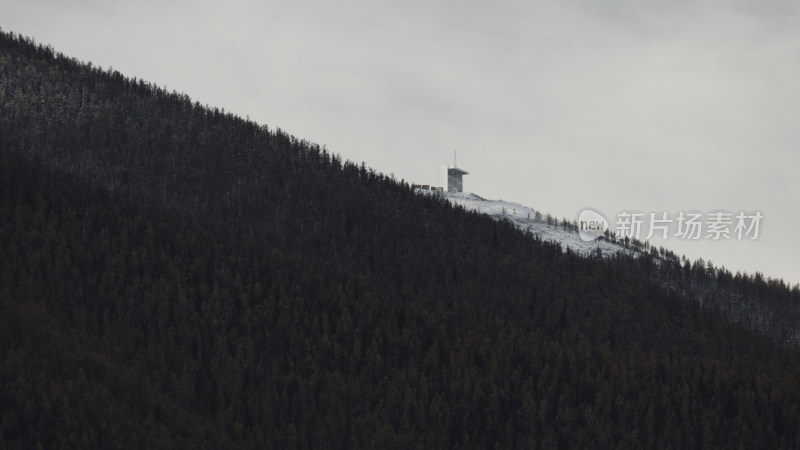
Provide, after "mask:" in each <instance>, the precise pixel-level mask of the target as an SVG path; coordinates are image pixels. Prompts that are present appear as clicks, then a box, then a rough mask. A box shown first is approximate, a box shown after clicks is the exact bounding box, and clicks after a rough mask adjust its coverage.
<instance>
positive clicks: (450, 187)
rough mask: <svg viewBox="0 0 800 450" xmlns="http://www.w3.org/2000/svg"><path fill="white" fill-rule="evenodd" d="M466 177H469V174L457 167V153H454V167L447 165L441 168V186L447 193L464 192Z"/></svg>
mask: <svg viewBox="0 0 800 450" xmlns="http://www.w3.org/2000/svg"><path fill="white" fill-rule="evenodd" d="M464 175H469V172H467V171H466V170H463V169H459V168H458V167H456V156H455V153H453V167H450V166H449V165H447V164H445V165H442V166H439V184H441V185H442V188H444V190H446V191H447V192H464V178H463V177H464Z"/></svg>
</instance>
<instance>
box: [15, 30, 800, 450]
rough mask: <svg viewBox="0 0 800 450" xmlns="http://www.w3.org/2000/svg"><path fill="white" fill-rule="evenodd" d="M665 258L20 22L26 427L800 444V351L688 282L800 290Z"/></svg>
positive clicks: (29, 440)
mask: <svg viewBox="0 0 800 450" xmlns="http://www.w3.org/2000/svg"><path fill="white" fill-rule="evenodd" d="M654 261H655V260H654V259H651V258H631V257H629V256H626V255H624V254H619V253H618V254H616V256H613V257H600V256H596V255H592V254H589V255H584V254H578V253H576V252H573V251H570V250H565V249H562V247H561V246H560V245H556V244H553V243H551V242H548V241H547V240H545V239H543V238H542V237H537V236H535V235H533V234H531V233H528V232H526V231H525V230H521V229H519V228H518V227H517V226H515V225H514V224H513V223H509V222H507V221H497V220H493V219H492V218H491V217H488V216H485V215H483V214H479V213H477V212H469V211H466V210H464V209H463V208H460V207H454V206H453V205H451V204H450V203H449V202H447V201H446V200H444V199H441V198H436V197H429V196H423V195H417V194H415V193H414V191H413V190H412V189H411V187H410V186H409V185H408V184H407V183H405V182H403V181H402V180H401V181H398V180H394V179H392V178H390V177H387V176H385V175H383V174H380V173H376V172H374V171H373V170H371V169H369V168H368V167H366V165H365V164H363V163H362V164H355V163H353V162H349V161H345V160H343V158H341V157H340V156H338V155H335V154H331V153H330V152H328V151H327V150H326V149H325V148H324V147H320V146H318V145H316V144H312V143H308V142H305V141H303V140H300V139H297V138H294V137H292V136H289V135H287V134H286V133H284V132H282V131H280V130H272V129H270V128H268V127H267V126H265V125H259V124H256V123H253V122H250V121H246V120H243V119H241V118H239V117H237V116H234V115H232V114H230V113H225V112H223V111H220V110H217V109H215V108H209V107H206V106H203V105H200V104H197V103H193V102H192V101H191V99H190V98H189V97H188V96H186V95H183V94H178V93H174V92H173V93H169V92H166V91H164V90H163V89H160V88H157V87H155V86H154V85H152V84H149V83H145V82H143V81H141V80H131V79H128V78H125V77H124V76H123V75H122V74H119V73H117V72H109V71H105V70H101V69H98V68H96V67H92V66H90V65H88V64H83V63H80V62H78V61H76V60H74V59H71V58H68V57H66V56H64V55H61V54H58V53H56V52H55V51H53V50H52V49H50V48H47V47H41V46H37V45H34V44H33V43H32V42H31V41H30V40H27V39H23V38H19V37H18V36H15V35H11V34H7V33H4V34H0V277H2V278H0V333H2V335H0V447H3V448H34V447H37V446H39V445H41V446H42V447H45V448H49V447H81V448H87V447H96V448H175V447H179V448H240V447H245V448H348V449H349V448H410V447H415V448H612V447H613V448H616V447H621V448H627V447H647V448H655V447H658V448H668V447H671V448H699V447H704V448H705V447H715V446H719V447H739V446H741V447H744V448H765V449H767V448H796V447H798V446H800V433H798V431H797V429H796V426H795V425H796V424H797V423H799V422H800V408H798V406H800V355H798V353H797V351H796V350H794V349H792V348H788V347H787V346H784V345H778V344H776V339H773V338H772V337H768V336H765V335H764V334H763V333H759V332H755V331H752V330H750V329H748V328H747V327H745V326H742V325H741V324H737V323H734V322H732V321H730V320H728V319H727V318H726V317H724V316H723V315H721V314H719V313H718V312H717V311H715V310H714V309H713V308H705V307H701V306H700V304H699V303H698V302H697V301H695V300H694V299H693V298H690V297H689V296H688V295H687V294H686V293H685V292H684V291H685V290H684V289H683V288H682V286H688V285H695V286H705V285H706V283H711V282H713V283H730V284H731V285H732V286H737V287H738V288H739V289H741V291H742V292H751V291H752V292H760V293H761V294H762V295H764V296H765V298H769V301H772V300H773V299H776V300H775V302H778V300H777V299H781V300H780V301H785V302H788V304H790V305H791V304H792V303H791V302H793V301H795V299H797V296H798V293H797V292H796V291H792V290H790V289H789V288H788V287H786V286H785V285H782V284H781V283H779V282H774V281H772V280H763V279H760V278H758V277H746V276H738V275H737V277H738V278H737V277H731V279H730V280H727V278H724V276H722V277H721V276H719V274H718V272H716V271H715V272H714V273H713V276H709V272H708V270H707V268H706V266H705V265H700V266H699V268H698V266H697V265H692V264H689V266H688V271H685V270H684V267H685V266H683V265H681V264H680V263H679V264H678V266H677V267H671V268H667V266H668V264H667V263H662V264H660V265H659V266H658V267H661V268H662V269H663V270H656V269H655V267H656V263H655V262H654ZM662 261H672V258H671V257H669V258H665V259H663V260H662ZM678 274H679V275H678ZM659 277H661V278H659ZM675 277H680V278H679V279H680V280H681V281H680V282H678V281H675V284H674V285H673V287H669V285H670V284H671V283H672V281H671V280H676V279H677V278H675ZM691 292H694V291H691ZM776 311H777V310H776Z"/></svg>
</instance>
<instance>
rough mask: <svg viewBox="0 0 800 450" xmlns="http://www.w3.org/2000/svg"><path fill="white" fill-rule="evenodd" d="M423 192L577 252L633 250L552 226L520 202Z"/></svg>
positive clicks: (468, 194)
mask: <svg viewBox="0 0 800 450" xmlns="http://www.w3.org/2000/svg"><path fill="white" fill-rule="evenodd" d="M419 192H423V193H430V194H433V195H441V196H443V197H445V198H446V199H447V200H448V201H450V203H452V204H454V205H461V206H463V207H464V208H465V209H468V210H473V211H477V212H479V213H482V214H488V215H490V216H492V217H494V218H495V219H498V220H500V219H508V220H510V221H511V222H512V223H514V224H515V225H516V226H517V227H519V228H520V229H522V230H526V231H530V232H531V233H533V234H534V235H538V236H539V237H540V238H541V239H542V240H545V241H551V242H557V243H559V244H561V247H562V248H564V249H567V248H569V249H571V250H572V251H574V252H576V253H581V254H590V253H594V252H596V251H597V249H598V248H599V249H600V252H601V253H602V254H603V255H604V256H610V255H613V254H614V253H617V252H620V251H621V252H625V253H630V252H631V250H630V249H626V248H625V247H623V246H622V245H619V244H616V243H614V242H610V241H607V240H605V239H603V238H601V239H596V240H594V241H591V242H587V241H584V240H583V239H581V237H580V236H579V234H578V231H577V230H575V229H574V228H572V227H567V228H566V229H565V228H564V227H563V225H562V224H561V221H560V220H559V221H558V225H555V226H554V225H549V224H548V223H547V221H546V219H545V217H546V213H541V212H540V214H541V217H540V219H539V220H536V210H535V209H533V208H529V207H527V206H523V205H521V204H519V203H513V202H507V201H503V200H487V199H484V198H482V197H480V196H478V195H475V194H471V193H466V192H435V193H434V192H432V191H419Z"/></svg>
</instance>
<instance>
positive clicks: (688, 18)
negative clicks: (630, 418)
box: [0, 0, 800, 283]
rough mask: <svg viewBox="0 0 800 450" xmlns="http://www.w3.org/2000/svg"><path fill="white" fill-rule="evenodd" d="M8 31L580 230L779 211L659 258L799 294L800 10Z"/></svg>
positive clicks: (42, 9) (404, 16)
mask: <svg viewBox="0 0 800 450" xmlns="http://www.w3.org/2000/svg"><path fill="white" fill-rule="evenodd" d="M0 27H2V28H3V29H4V30H6V31H9V30H10V31H14V32H18V33H22V34H25V35H28V36H32V37H34V38H35V39H36V40H37V41H38V42H43V43H47V44H51V45H52V46H53V47H54V48H55V49H56V50H59V51H62V52H64V53H66V54H67V55H70V56H74V57H77V58H78V59H81V60H84V61H91V62H92V63H93V64H95V65H100V66H102V67H113V68H114V69H116V70H119V71H120V72H123V73H124V74H126V75H128V76H131V77H133V76H135V77H138V78H143V79H146V80H148V81H151V82H154V83H156V84H158V85H159V86H166V87H167V88H168V89H170V90H176V91H180V92H185V93H187V94H189V95H190V96H191V97H192V98H193V99H195V100H198V101H200V102H201V103H206V104H209V105H211V106H217V107H220V108H225V109H226V110H227V111H231V112H234V113H236V114H239V115H241V116H243V117H244V116H249V117H250V118H251V119H253V120H255V121H257V122H260V123H266V124H268V125H269V126H270V127H271V128H275V127H280V128H282V129H283V130H285V131H287V132H289V133H291V134H294V135H295V136H297V137H299V138H303V139H307V140H309V141H312V142H316V143H319V144H321V145H325V146H326V147H327V148H328V149H329V150H330V151H333V152H336V153H340V154H341V155H342V156H343V157H344V158H347V159H350V160H353V161H356V162H361V161H365V162H366V163H367V165H369V166H371V167H373V168H375V169H376V170H379V171H382V172H384V173H387V174H389V173H393V174H394V175H395V176H396V177H397V178H398V179H400V178H402V179H405V180H407V181H414V182H418V183H436V181H437V179H436V177H437V172H436V167H437V166H438V165H440V164H443V163H448V162H450V163H452V157H453V151H457V152H458V165H459V166H460V167H462V168H464V169H465V170H467V171H469V172H470V174H469V175H467V176H466V177H465V189H466V190H468V191H471V192H475V193H477V194H479V195H481V196H484V197H487V198H495V199H499V198H502V199H504V200H512V201H517V202H520V203H523V204H525V205H528V206H531V207H534V208H537V209H539V210H541V211H544V212H550V213H552V214H553V215H555V216H557V217H568V218H570V219H573V218H575V217H576V216H577V214H578V212H579V210H580V209H581V208H583V207H585V206H591V207H594V208H596V209H598V210H600V211H602V212H604V213H605V214H606V216H607V217H609V219H612V220H614V218H615V217H616V214H617V213H618V212H620V211H626V210H638V211H645V212H650V211H653V212H661V211H666V212H669V213H670V215H676V214H677V213H678V212H679V211H688V210H697V211H701V212H710V211H713V210H718V209H723V210H728V211H731V212H734V213H735V212H738V211H742V210H744V211H755V210H758V211H761V213H762V214H763V215H764V219H763V221H762V222H761V230H760V237H759V239H758V240H756V241H738V240H736V239H733V240H727V241H723V242H711V241H681V240H679V239H673V238H670V239H668V240H667V241H666V242H663V243H661V242H658V241H656V243H657V244H663V245H665V246H666V247H669V248H671V249H673V250H675V251H677V252H678V253H681V254H686V255H687V256H689V257H691V258H693V259H694V258H698V257H703V258H704V259H711V260H712V261H714V262H715V263H716V264H717V265H724V266H726V267H727V268H729V269H731V270H733V271H736V270H744V271H748V272H750V273H752V272H754V271H756V270H758V271H762V272H763V273H764V274H765V275H768V276H773V277H781V278H784V279H785V280H787V281H789V282H791V283H797V282H800V259H798V257H797V255H800V235H799V234H798V233H797V232H795V227H796V226H798V225H799V224H800V209H798V208H797V204H798V202H797V200H798V198H800V181H799V180H798V176H797V173H798V169H800V152H798V151H797V150H798V145H799V143H800V127H798V124H799V123H800V82H799V81H798V80H800V2H796V1H776V0H765V1H758V2H756V1H748V2H745V1H681V0H678V1H671V2H656V1H625V0H604V1H589V0H583V1H581V0H574V1H552V2H544V1H535V0H533V1H532V0H525V1H509V0H501V1H497V0H493V1H491V2H490V1H488V0H468V1H458V2H457V1H438V2H437V1H417V0H410V1H409V0H406V1H393V2H389V1H382V0H378V1H375V0H372V1H366V0H345V1H335V2H334V1H316V2H309V1H302V0H292V1H288V0H278V1H260V2H256V1H228V2H220V1H171V0H164V1H149V0H146V1H138V2H132V1H125V2H122V1H108V0H104V1H95V0H84V1H72V2H71V1H42V0H26V1H24V2H22V1H13V2H11V1H8V0H0Z"/></svg>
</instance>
